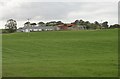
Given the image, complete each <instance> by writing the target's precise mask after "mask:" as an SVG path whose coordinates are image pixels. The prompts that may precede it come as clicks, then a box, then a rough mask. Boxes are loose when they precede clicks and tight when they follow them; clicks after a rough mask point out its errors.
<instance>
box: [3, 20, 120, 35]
mask: <svg viewBox="0 0 120 79" xmlns="http://www.w3.org/2000/svg"><path fill="white" fill-rule="evenodd" d="M28 23H30V22H26V23H25V24H28ZM37 24H38V25H45V26H58V25H61V24H66V23H64V22H62V21H50V22H47V23H45V22H38V23H37ZM37 24H36V23H30V25H33V26H34V25H37ZM70 24H75V25H76V26H85V27H86V29H111V28H120V25H119V24H114V25H110V26H109V25H108V22H107V21H105V22H102V23H99V22H98V21H95V22H94V23H91V22H89V21H84V20H75V21H74V22H72V23H70ZM16 31H17V21H16V20H14V19H9V20H7V22H6V24H5V29H3V30H2V32H3V33H13V32H16Z"/></svg>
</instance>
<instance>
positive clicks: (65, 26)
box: [17, 22, 86, 32]
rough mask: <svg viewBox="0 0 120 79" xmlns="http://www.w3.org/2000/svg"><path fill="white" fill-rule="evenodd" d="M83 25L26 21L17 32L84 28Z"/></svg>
mask: <svg viewBox="0 0 120 79" xmlns="http://www.w3.org/2000/svg"><path fill="white" fill-rule="evenodd" d="M85 29H86V27H85V26H81V25H75V24H60V25H56V26H46V24H38V25H37V24H36V23H30V22H26V23H25V24H24V27H21V28H19V29H18V30H17V32H36V31H54V30H85Z"/></svg>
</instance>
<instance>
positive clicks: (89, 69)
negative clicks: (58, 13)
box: [2, 29, 118, 77]
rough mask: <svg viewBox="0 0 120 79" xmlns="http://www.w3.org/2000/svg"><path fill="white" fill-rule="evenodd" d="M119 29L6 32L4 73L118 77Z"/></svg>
mask: <svg viewBox="0 0 120 79" xmlns="http://www.w3.org/2000/svg"><path fill="white" fill-rule="evenodd" d="M117 33H118V30H117V29H112V30H91V31H87V30H83V31H51V32H50V31H49V32H32V33H13V34H3V39H2V41H3V76H4V77H115V76H117V75H118V69H117V68H118V66H117V65H118V46H117V45H118V34H117Z"/></svg>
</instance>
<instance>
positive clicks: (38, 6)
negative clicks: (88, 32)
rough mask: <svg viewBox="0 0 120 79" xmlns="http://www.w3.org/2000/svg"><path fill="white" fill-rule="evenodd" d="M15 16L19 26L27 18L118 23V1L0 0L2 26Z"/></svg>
mask: <svg viewBox="0 0 120 79" xmlns="http://www.w3.org/2000/svg"><path fill="white" fill-rule="evenodd" d="M10 18H13V19H15V20H16V21H17V24H18V27H23V24H24V23H25V22H26V21H27V18H31V19H30V21H31V22H36V23H38V22H39V21H44V22H47V21H58V20H61V21H63V22H66V23H69V22H73V21H75V20H76V19H78V20H80V19H83V20H85V21H90V22H94V21H98V22H101V21H108V22H109V24H115V23H118V2H116V1H115V2H113V1H111V2H108V1H107V2H102V1H101V2H95V1H93V2H92V1H91V2H90V1H89V2H88V1H86V2H84V1H82V0H81V2H70V1H68V2H64V1H61V2H60V1H59V2H57V1H56V2H54V1H53V2H47V1H46V2H40V1H34V2H33V1H29V2H27V1H26V2H25V1H20V0H19V1H18V0H9V1H6V0H1V1H0V28H4V25H5V23H6V20H7V19H10Z"/></svg>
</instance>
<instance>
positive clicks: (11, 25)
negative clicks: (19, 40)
mask: <svg viewBox="0 0 120 79" xmlns="http://www.w3.org/2000/svg"><path fill="white" fill-rule="evenodd" d="M5 29H6V30H7V31H8V32H9V33H13V32H15V31H16V30H17V22H16V21H15V20H13V19H9V20H7V23H6V24H5Z"/></svg>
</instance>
